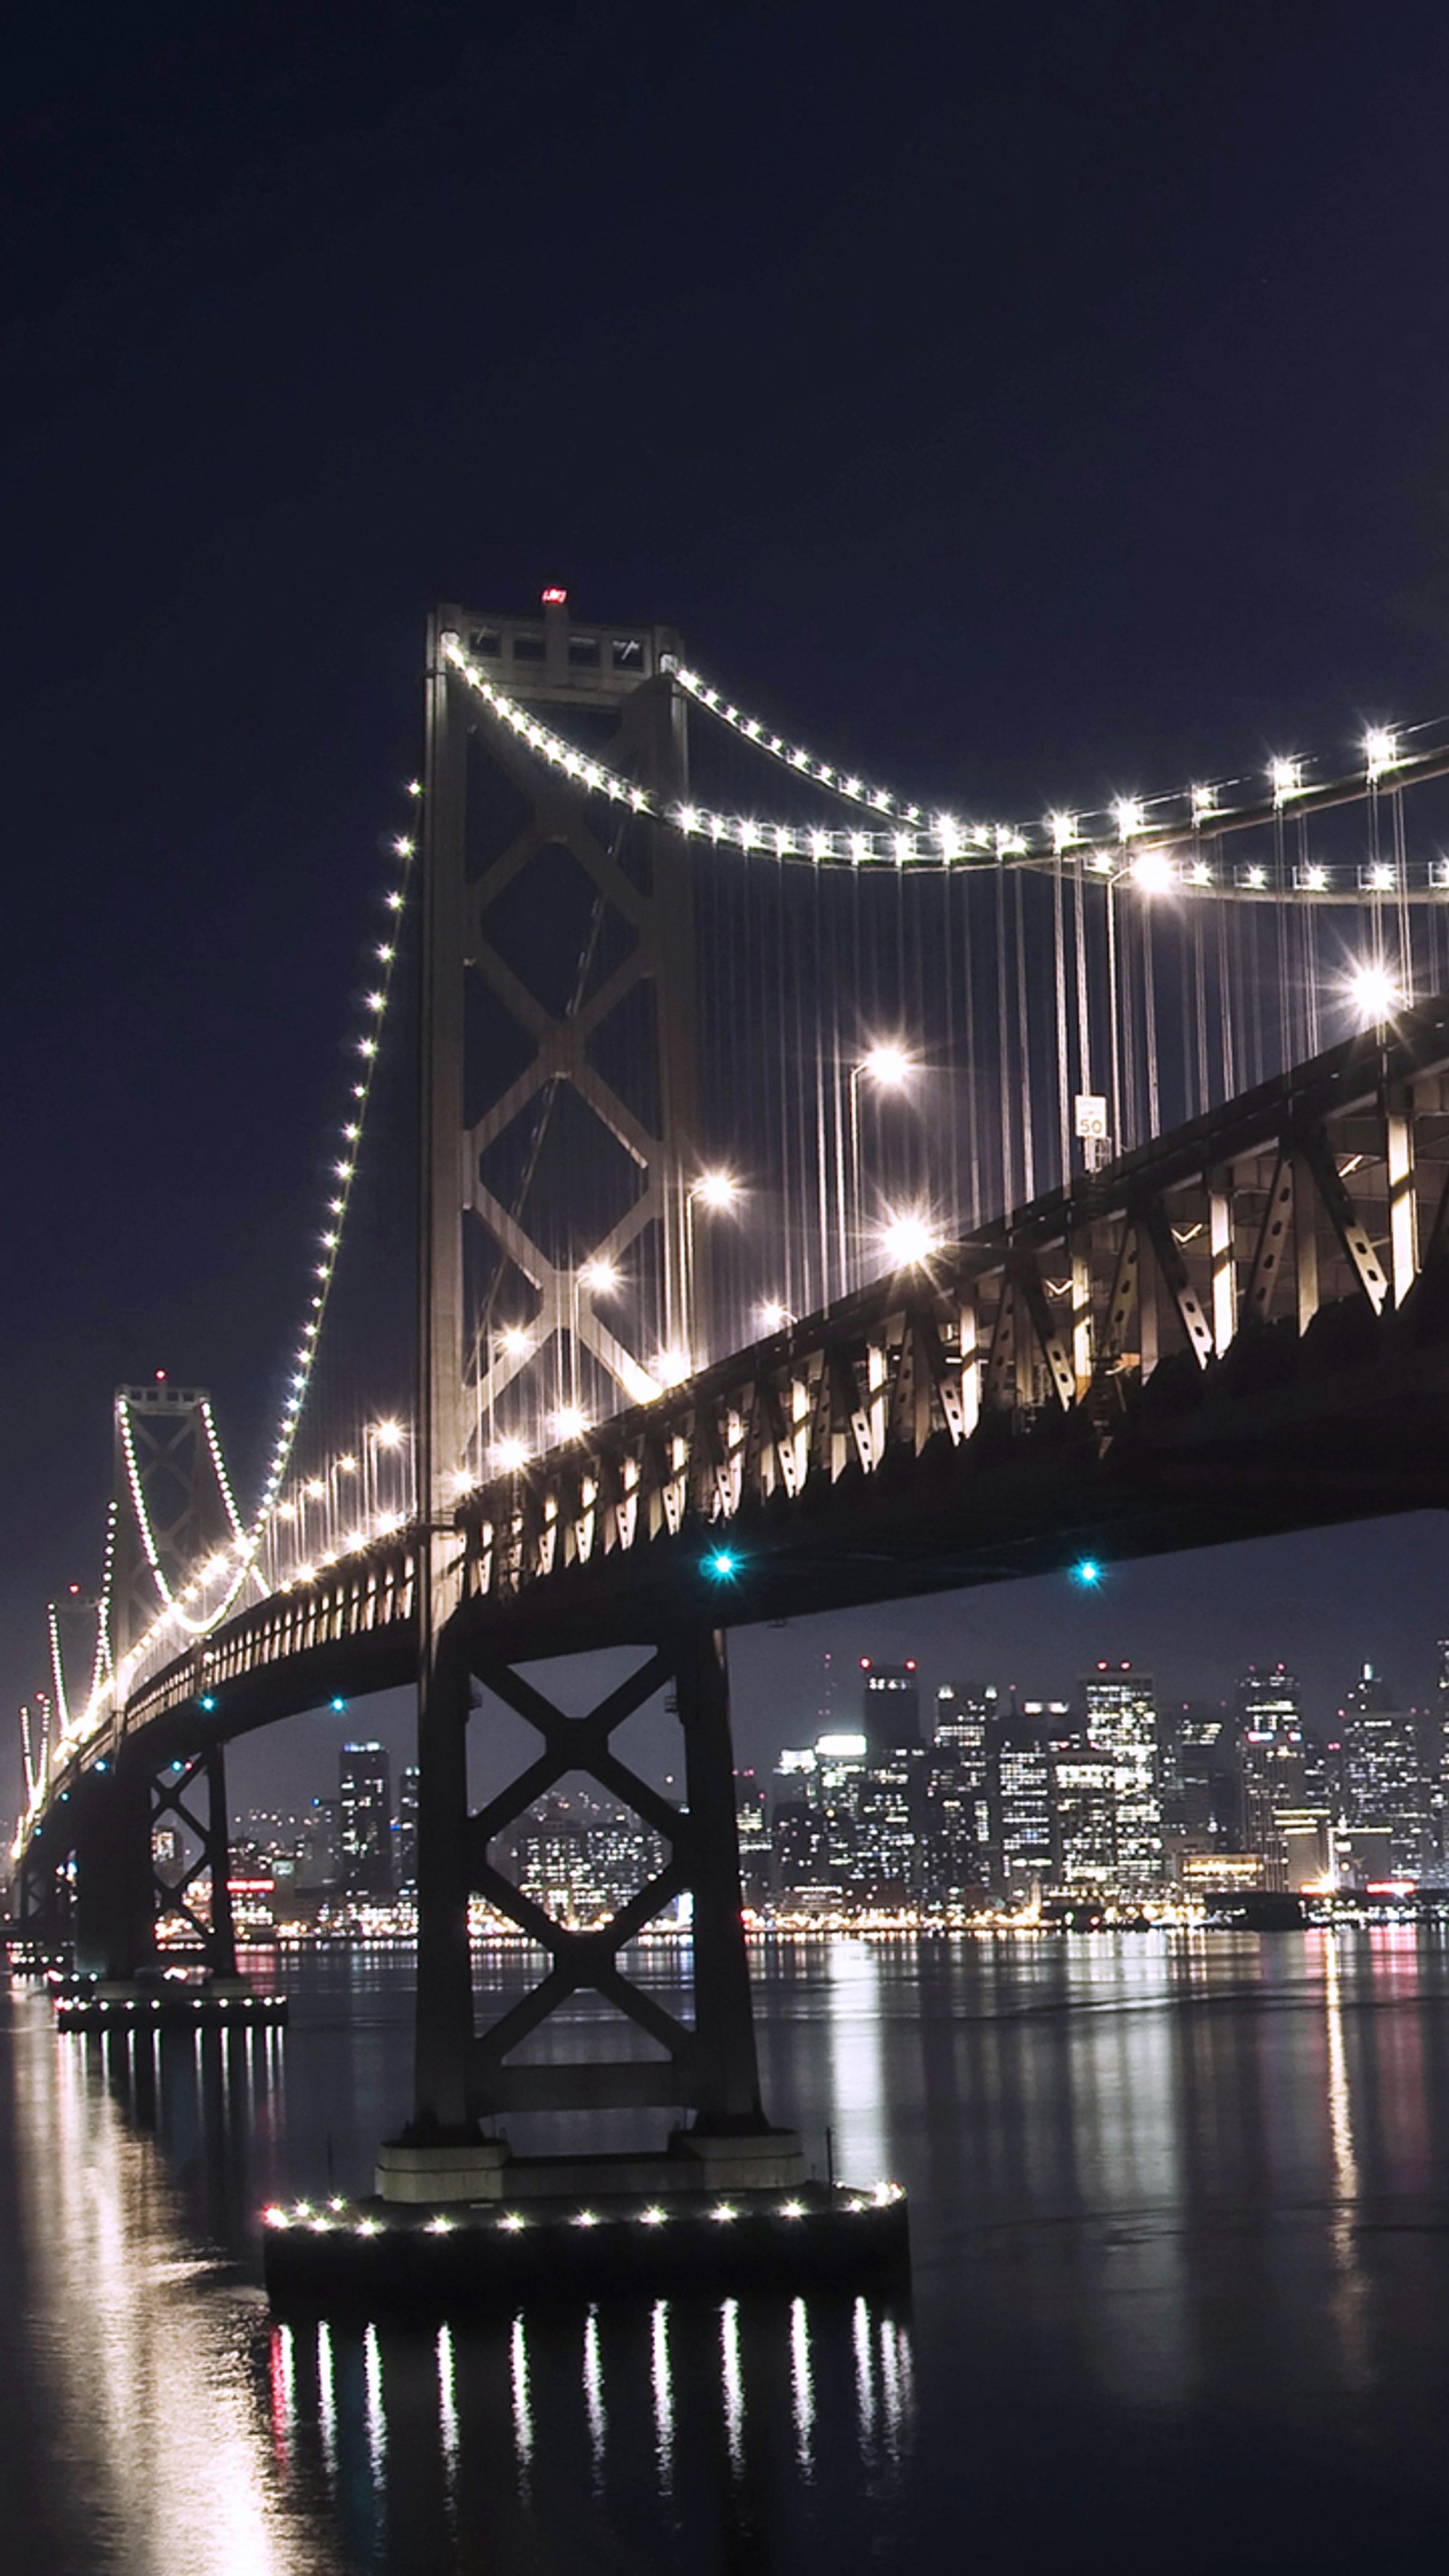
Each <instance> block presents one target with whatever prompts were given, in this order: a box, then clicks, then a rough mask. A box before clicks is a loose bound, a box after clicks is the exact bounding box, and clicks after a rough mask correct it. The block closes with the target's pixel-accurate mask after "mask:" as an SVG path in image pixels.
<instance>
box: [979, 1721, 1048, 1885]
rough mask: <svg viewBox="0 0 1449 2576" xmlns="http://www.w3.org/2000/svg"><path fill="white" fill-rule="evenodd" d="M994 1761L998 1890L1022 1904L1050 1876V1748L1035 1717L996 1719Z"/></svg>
mask: <svg viewBox="0 0 1449 2576" xmlns="http://www.w3.org/2000/svg"><path fill="white" fill-rule="evenodd" d="M995 1735H996V1743H995V1747H994V1754H995V1758H994V1761H993V1764H992V1808H993V1813H992V1835H991V1839H992V1843H993V1845H994V1847H995V1852H996V1871H997V1876H996V1891H995V1892H996V1893H997V1894H999V1895H1001V1896H1003V1897H1005V1898H1006V1900H1007V1901H1008V1903H1010V1904H1013V1905H1020V1904H1023V1903H1025V1902H1026V1901H1027V1900H1028V1899H1029V1898H1030V1897H1032V1896H1033V1895H1035V1894H1038V1893H1039V1892H1040V1890H1041V1889H1042V1888H1043V1887H1046V1886H1049V1885H1050V1883H1051V1878H1052V1861H1053V1835H1052V1764H1051V1752H1050V1749H1049V1747H1048V1745H1047V1742H1046V1739H1045V1737H1044V1736H1043V1734H1042V1731H1041V1728H1040V1727H1039V1725H1038V1724H1037V1722H1036V1721H1035V1719H1033V1718H1027V1717H1018V1716H1011V1717H1006V1718H1001V1719H998V1720H997V1721H996V1726H995Z"/></svg>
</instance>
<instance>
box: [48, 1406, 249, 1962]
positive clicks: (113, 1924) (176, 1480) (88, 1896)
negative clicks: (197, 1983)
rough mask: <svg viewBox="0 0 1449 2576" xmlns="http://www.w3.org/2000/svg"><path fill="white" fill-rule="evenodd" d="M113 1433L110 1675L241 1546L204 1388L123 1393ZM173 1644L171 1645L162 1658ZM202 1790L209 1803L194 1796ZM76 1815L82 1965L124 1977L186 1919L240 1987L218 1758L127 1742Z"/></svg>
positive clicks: (215, 1747) (78, 1797) (80, 1790)
mask: <svg viewBox="0 0 1449 2576" xmlns="http://www.w3.org/2000/svg"><path fill="white" fill-rule="evenodd" d="M114 1422H115V1447H114V1482H113V1491H112V1501H113V1512H112V1523H111V1532H112V1535H111V1569H110V1611H109V1617H108V1621H107V1630H108V1634H107V1639H106V1651H107V1652H108V1654H109V1656H110V1659H111V1664H112V1667H113V1669H115V1668H118V1667H119V1666H120V1665H121V1664H122V1663H123V1662H124V1660H125V1659H126V1657H127V1656H128V1655H130V1654H131V1653H132V1651H133V1649H134V1648H135V1647H136V1646H137V1645H139V1644H140V1642H141V1640H142V1639H143V1638H144V1637H145V1635H146V1634H147V1632H148V1630H149V1629H150V1628H151V1627H152V1625H153V1623H154V1622H155V1619H156V1616H157V1613H158V1612H159V1611H160V1610H161V1608H162V1606H163V1604H164V1603H165V1602H166V1601H167V1600H168V1599H170V1598H171V1597H172V1596H173V1595H175V1596H178V1597H179V1595H180V1594H181V1592H182V1590H183V1588H184V1587H186V1586H188V1585H189V1584H190V1583H192V1582H193V1581H194V1579H195V1576H196V1569H197V1567H198V1566H199V1565H203V1564H205V1563H206V1562H207V1561H208V1560H209V1559H210V1558H212V1557H214V1556H215V1555H217V1554H218V1553H219V1552H220V1551H221V1550H223V1549H226V1550H230V1549H231V1547H232V1546H233V1545H234V1543H235V1541H236V1538H237V1535H238V1527H237V1520H236V1515H235V1512H234V1510H233V1507H232V1504H231V1500H230V1497H229V1495H228V1492H227V1489H226V1485H225V1482H224V1478H223V1470H222V1465H221V1454H220V1451H219V1449H218V1447H217V1442H216V1438H215V1434H214V1431H213V1428H212V1420H211V1399H210V1397H209V1395H208V1394H207V1392H206V1390H205V1388H204V1387H195V1386H169V1385H167V1384H166V1382H165V1381H164V1379H157V1380H153V1382H152V1383H151V1384H150V1385H143V1386H123V1387H119V1388H118V1389H117V1391H116V1402H115V1414H114ZM178 1642H179V1641H178V1640H177V1639H176V1637H175V1636H174V1634H173V1635H170V1636H168V1638H167V1646H166V1651H167V1652H168V1653H169V1652H174V1650H175V1647H176V1644H177V1643H178ZM201 1789H204V1791H205V1798H204V1801H199V1800H198V1797H197V1792H198V1790H201ZM74 1813H75V1821H74V1828H73V1831H74V1837H75V1850H76V1864H77V1866H76V1882H75V1920H74V1933H75V1946H76V1957H77V1961H78V1963H79V1964H80V1965H81V1966H82V1967H83V1968H87V1969H91V1970H94V1971H96V1972H98V1973H100V1974H103V1975H110V1976H128V1975H130V1974H131V1973H132V1972H133V1970H135V1969H136V1968H137V1967H139V1966H141V1965H142V1964H143V1963H144V1961H145V1960H146V1959H147V1958H148V1957H149V1955H150V1953H151V1951H152V1948H153V1943H154V1927H155V1922H156V1918H157V1916H158V1915H160V1914H179V1915H181V1916H182V1917H183V1918H185V1919H186V1920H187V1921H188V1922H189V1923H190V1925H191V1927H192V1929H193V1931H194V1932H195V1934H196V1936H197V1938H198V1940H199V1941H200V1943H201V1945H202V1949H203V1952H204V1955H205V1957H206V1959H207V1962H208V1964H209V1966H211V1967H212V1968H213V1969H214V1970H216V1971H218V1972H219V1973H223V1974H234V1973H235V1969H236V1942H235V1937H234V1933H233V1929H232V1918H231V1896H230V1888H229V1873H230V1845H229V1835H228V1825H227V1807H226V1772H225V1763H224V1756H223V1752H222V1747H221V1745H220V1744H219V1743H214V1744H210V1745H206V1746H204V1747H202V1748H201V1749H200V1750H197V1751H192V1750H191V1749H190V1748H188V1749H187V1752H186V1755H185V1758H184V1760H182V1761H177V1762H172V1763H168V1764H167V1765H165V1766H164V1767H163V1768H162V1769H161V1770H159V1771H157V1770H155V1769H154V1767H153V1765H152V1763H151V1762H149V1761H148V1760H147V1759H146V1757H145V1756H144V1755H142V1754H141V1753H139V1752H137V1751H136V1750H134V1749H133V1748H132V1747H131V1746H129V1745H128V1744H127V1742H126V1741H125V1739H124V1737H123V1738H121V1740H120V1741H119V1742H118V1743H117V1745H116V1747H115V1749H114V1754H113V1757H112V1759H111V1760H110V1762H109V1763H108V1764H106V1765H105V1766H104V1767H103V1768H101V1769H100V1770H92V1771H91V1772H90V1773H88V1774H87V1775H86V1776H85V1778H84V1779H83V1780H82V1781H81V1783H80V1784H79V1785H78V1787H77V1790H76V1794H75V1800H74ZM158 1828H160V1829H163V1830H162V1831H161V1832H159V1833H158ZM168 1847H169V1848H170V1849H171V1850H172V1852H173V1857H172V1858H171V1860H170V1861H169V1862H167V1863H162V1862H161V1861H160V1860H159V1858H158V1853H159V1851H160V1850H162V1849H165V1848H168ZM202 1877H206V1878H209V1880H210V1884H211V1899H210V1905H209V1908H208V1909H207V1911H206V1912H205V1913H204V1914H203V1913H201V1912H200V1911H198V1910H197V1909H196V1905H195V1895H196V1888H195V1882H196V1881H197V1880H198V1879H200V1878H202Z"/></svg>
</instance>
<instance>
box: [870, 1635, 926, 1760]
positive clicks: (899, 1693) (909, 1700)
mask: <svg viewBox="0 0 1449 2576" xmlns="http://www.w3.org/2000/svg"><path fill="white" fill-rule="evenodd" d="M860 1669H861V1672H862V1674H863V1675H864V1677H865V1687H864V1689H863V1691H862V1693H861V1724H862V1727H863V1728H864V1731H865V1739H866V1742H867V1743H868V1744H869V1746H870V1748H871V1751H872V1752H873V1753H874V1752H887V1751H890V1752H895V1751H897V1750H899V1749H900V1748H901V1747H907V1748H908V1749H909V1750H910V1751H911V1752H918V1751H919V1749H920V1742H921V1693H920V1686H919V1684H918V1682H917V1680H916V1661H915V1657H914V1655H910V1656H907V1658H906V1661H905V1662H904V1663H903V1664H878V1663H876V1662H874V1661H873V1659H872V1658H871V1657H870V1656H869V1655H862V1656H861V1659H860Z"/></svg>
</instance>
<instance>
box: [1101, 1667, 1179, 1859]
mask: <svg viewBox="0 0 1449 2576" xmlns="http://www.w3.org/2000/svg"><path fill="white" fill-rule="evenodd" d="M1082 1695H1083V1699H1084V1702H1085V1707H1086V1734H1087V1741H1088V1743H1089V1744H1091V1745H1092V1746H1093V1748H1094V1749H1095V1750H1096V1751H1097V1752H1099V1753H1105V1754H1108V1755H1109V1756H1110V1757H1111V1759H1112V1761H1113V1762H1114V1764H1115V1765H1116V1769H1117V1881H1118V1885H1119V1887H1121V1888H1123V1889H1131V1888H1145V1887H1155V1886H1157V1885H1159V1884H1160V1882H1161V1880H1162V1877H1163V1874H1164V1859H1163V1834H1162V1795H1161V1791H1160V1789H1159V1787H1158V1777H1157V1703H1156V1699H1155V1696H1154V1693H1153V1687H1152V1676H1151V1674H1150V1673H1139V1672H1134V1670H1133V1668H1132V1666H1131V1665H1130V1664H1099V1665H1098V1666H1097V1669H1096V1671H1095V1672H1093V1673H1088V1674H1087V1675H1086V1676H1085V1678H1084V1680H1083V1683H1082Z"/></svg>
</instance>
